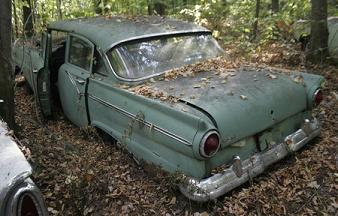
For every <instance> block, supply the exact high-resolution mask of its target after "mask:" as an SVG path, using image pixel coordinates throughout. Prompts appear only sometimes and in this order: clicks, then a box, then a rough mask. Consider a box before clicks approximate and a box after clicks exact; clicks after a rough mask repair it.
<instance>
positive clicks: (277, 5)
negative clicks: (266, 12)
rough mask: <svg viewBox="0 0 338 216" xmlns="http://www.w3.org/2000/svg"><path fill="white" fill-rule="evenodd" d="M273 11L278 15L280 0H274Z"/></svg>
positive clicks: (272, 3)
mask: <svg viewBox="0 0 338 216" xmlns="http://www.w3.org/2000/svg"><path fill="white" fill-rule="evenodd" d="M271 10H272V13H278V11H279V0H272V1H271Z"/></svg>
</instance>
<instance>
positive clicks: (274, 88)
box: [150, 69, 307, 147]
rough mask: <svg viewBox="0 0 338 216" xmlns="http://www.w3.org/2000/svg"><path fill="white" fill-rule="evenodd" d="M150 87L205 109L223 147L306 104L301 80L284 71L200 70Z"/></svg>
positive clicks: (158, 82) (304, 107)
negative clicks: (221, 71)
mask: <svg viewBox="0 0 338 216" xmlns="http://www.w3.org/2000/svg"><path fill="white" fill-rule="evenodd" d="M150 87H151V88H153V89H155V90H159V91H164V92H166V93H168V95H172V96H175V97H177V98H179V99H180V102H183V103H185V104H186V105H187V106H190V107H194V108H196V109H198V110H199V111H201V112H203V113H205V114H206V115H207V116H208V117H209V118H211V120H212V121H213V122H214V124H215V126H216V127H217V128H218V130H219V133H220V135H221V138H222V146H223V147H224V146H226V145H229V144H231V143H233V142H236V141H238V140H239V139H242V138H244V137H247V136H250V135H254V134H255V133H258V132H260V131H262V130H265V129H267V128H269V127H271V126H272V125H274V124H276V123H278V122H280V121H282V120H284V119H286V118H287V117H289V116H292V115H294V114H296V113H298V112H301V111H303V110H305V109H306V106H307V101H306V90H305V88H304V86H303V85H302V84H300V83H297V82H295V81H294V80H293V79H291V78H290V77H289V76H287V75H282V74H279V73H278V74H273V73H272V72H270V71H264V70H262V71H257V70H248V69H246V70H245V69H241V70H239V71H236V72H235V71H232V72H228V73H222V74H221V75H220V74H216V73H215V72H199V73H196V74H195V75H194V76H193V77H179V78H177V79H172V80H168V81H165V80H162V81H156V82H153V83H151V84H150ZM174 106H175V104H174ZM177 107H178V106H177Z"/></svg>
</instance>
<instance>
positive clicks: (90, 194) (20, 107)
mask: <svg viewBox="0 0 338 216" xmlns="http://www.w3.org/2000/svg"><path fill="white" fill-rule="evenodd" d="M275 46H277V45H275ZM229 50H230V51H231V49H229ZM230 51H229V53H230V55H232V56H233V57H236V58H239V57H238V53H236V52H232V53H231V52H230ZM236 55H237V56H236ZM242 60H243V61H250V62H252V63H259V64H261V65H263V64H266V65H269V66H274V67H283V68H289V69H300V68H302V67H303V66H302V58H301V55H300V54H299V52H298V51H295V50H294V49H293V48H292V49H291V48H289V47H283V46H281V47H277V48H276V47H273V45H271V46H270V48H269V49H266V50H265V51H264V52H261V53H258V54H254V55H251V56H250V58H248V57H246V58H243V59H242ZM310 71H313V72H315V73H317V74H322V75H323V76H325V78H326V85H325V88H324V93H325V95H326V96H325V100H324V102H323V103H322V104H321V106H320V107H319V108H317V109H316V111H315V113H316V116H317V117H318V118H319V119H320V121H321V122H322V127H323V130H322V133H321V135H320V136H319V137H318V138H316V139H315V140H313V141H312V142H311V143H309V144H308V145H307V146H306V147H305V148H303V149H302V150H301V151H299V152H297V153H295V154H294V155H291V156H289V157H288V158H286V159H284V160H282V161H281V162H279V163H277V164H275V165H273V166H271V167H270V169H269V170H267V172H265V173H264V174H262V175H260V176H258V177H256V178H254V179H253V181H252V182H251V183H247V184H245V185H243V186H242V187H239V188H237V189H235V190H234V191H231V192H229V193H228V194H226V195H224V196H222V197H220V198H219V199H218V200H217V201H212V202H209V203H204V204H200V203H194V202H191V201H189V200H188V199H186V198H185V197H184V196H183V195H181V194H180V192H179V191H178V189H177V188H176V187H175V185H173V183H172V182H171V181H168V179H166V178H167V176H166V175H154V174H153V173H151V172H149V171H146V169H145V168H144V167H142V166H139V165H138V164H137V163H136V162H135V161H134V160H133V158H132V157H131V155H129V154H128V153H127V152H126V151H124V150H122V149H120V148H118V147H117V146H114V145H113V146H112V145H106V144H104V142H103V141H102V139H101V138H100V137H99V136H98V135H97V133H96V132H95V130H93V129H92V128H86V129H79V128H77V127H76V126H74V125H73V124H71V123H70V122H69V121H68V120H67V119H65V118H64V117H62V116H60V118H59V119H57V120H51V121H47V122H44V123H41V122H40V121H41V119H40V117H38V116H39V113H38V111H37V109H36V105H35V101H34V98H33V96H32V95H29V94H27V93H26V92H25V91H24V88H22V87H17V88H16V94H15V101H16V122H17V124H18V125H19V128H20V130H19V131H18V133H17V136H18V137H19V138H20V140H21V142H22V144H23V145H24V146H26V147H27V148H26V150H25V153H26V156H27V158H28V159H29V161H30V163H31V164H32V166H33V168H34V173H33V179H34V181H35V182H36V184H37V185H38V186H39V187H40V189H41V191H42V193H43V195H44V197H45V200H46V203H47V206H48V211H49V213H50V215H166V216H168V215H194V216H197V215H203V216H207V215H227V214H229V215H243V214H244V215H313V214H316V215H334V214H337V212H338V169H337V168H338V155H337V143H338V133H337V130H338V113H337V110H338V89H337V88H338V86H337V85H338V84H337V83H338V78H337V77H338V70H337V67H336V66H333V65H331V66H330V65H325V66H320V67H319V66H317V67H312V68H311V69H310Z"/></svg>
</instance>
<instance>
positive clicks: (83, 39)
mask: <svg viewBox="0 0 338 216" xmlns="http://www.w3.org/2000/svg"><path fill="white" fill-rule="evenodd" d="M72 37H73V38H77V39H80V40H82V41H84V42H85V43H87V44H88V45H89V46H90V47H91V60H90V66H89V70H87V69H85V68H82V67H80V66H78V65H75V64H73V63H71V62H70V61H69V58H70V49H71V38H72ZM66 50H67V51H66V59H65V60H66V61H65V62H66V63H67V64H70V65H72V66H74V67H77V68H79V69H81V70H83V71H86V72H88V73H90V74H91V73H92V70H93V63H94V50H95V45H94V44H93V43H92V42H91V41H90V40H88V39H87V38H85V37H83V36H80V35H77V34H73V33H69V34H68V36H67V45H66Z"/></svg>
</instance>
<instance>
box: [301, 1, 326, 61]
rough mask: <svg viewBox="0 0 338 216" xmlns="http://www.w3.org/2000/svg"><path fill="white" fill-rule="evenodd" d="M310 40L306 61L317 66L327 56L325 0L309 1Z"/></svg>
mask: <svg viewBox="0 0 338 216" xmlns="http://www.w3.org/2000/svg"><path fill="white" fill-rule="evenodd" d="M311 4H312V6H311V17H312V22H311V38H310V43H309V51H308V52H307V56H306V57H307V60H309V61H311V62H312V63H315V64H319V63H323V61H325V59H326V57H327V56H328V55H329V52H328V36H329V32H328V29H327V0H311Z"/></svg>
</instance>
